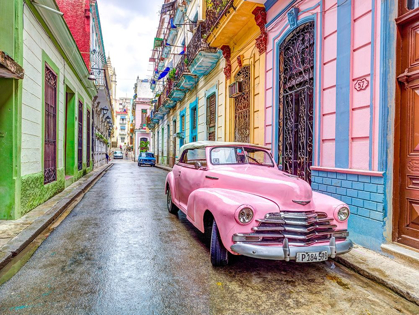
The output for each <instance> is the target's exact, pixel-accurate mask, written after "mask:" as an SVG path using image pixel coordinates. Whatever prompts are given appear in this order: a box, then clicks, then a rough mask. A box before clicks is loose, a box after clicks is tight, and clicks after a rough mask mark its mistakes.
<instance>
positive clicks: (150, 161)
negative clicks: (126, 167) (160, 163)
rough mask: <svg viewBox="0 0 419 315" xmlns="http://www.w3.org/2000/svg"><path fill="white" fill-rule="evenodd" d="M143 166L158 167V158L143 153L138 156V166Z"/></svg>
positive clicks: (151, 154) (149, 153)
mask: <svg viewBox="0 0 419 315" xmlns="http://www.w3.org/2000/svg"><path fill="white" fill-rule="evenodd" d="M141 165H150V166H156V158H155V157H154V153H151V152H141V153H140V155H139V156H138V166H141Z"/></svg>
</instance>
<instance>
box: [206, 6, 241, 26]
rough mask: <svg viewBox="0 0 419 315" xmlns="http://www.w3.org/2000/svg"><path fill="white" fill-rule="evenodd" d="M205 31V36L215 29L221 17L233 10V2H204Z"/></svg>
mask: <svg viewBox="0 0 419 315" xmlns="http://www.w3.org/2000/svg"><path fill="white" fill-rule="evenodd" d="M206 1H207V10H206V31H207V34H208V33H210V32H212V30H213V29H214V28H215V27H217V24H218V22H219V21H220V20H221V18H222V17H223V15H226V14H228V13H229V12H230V9H231V8H233V2H234V0H206Z"/></svg>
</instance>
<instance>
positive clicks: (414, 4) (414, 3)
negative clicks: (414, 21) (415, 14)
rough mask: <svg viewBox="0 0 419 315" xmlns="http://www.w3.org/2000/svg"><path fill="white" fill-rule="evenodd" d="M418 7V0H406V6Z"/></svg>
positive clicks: (411, 8) (410, 8)
mask: <svg viewBox="0 0 419 315" xmlns="http://www.w3.org/2000/svg"><path fill="white" fill-rule="evenodd" d="M418 7H419V0H407V8H408V9H409V10H413V9H416V8H418Z"/></svg>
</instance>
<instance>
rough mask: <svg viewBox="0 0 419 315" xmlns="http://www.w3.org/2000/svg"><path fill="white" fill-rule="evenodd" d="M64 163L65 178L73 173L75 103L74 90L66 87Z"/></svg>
mask: <svg viewBox="0 0 419 315" xmlns="http://www.w3.org/2000/svg"><path fill="white" fill-rule="evenodd" d="M65 95H66V98H65V99H66V104H65V144H64V150H65V152H64V165H65V176H66V178H68V177H71V176H73V175H74V167H75V165H76V161H75V146H74V145H75V142H74V140H75V120H74V117H75V105H76V97H75V94H74V92H73V91H72V90H71V89H70V88H69V87H68V86H67V87H66V94H65Z"/></svg>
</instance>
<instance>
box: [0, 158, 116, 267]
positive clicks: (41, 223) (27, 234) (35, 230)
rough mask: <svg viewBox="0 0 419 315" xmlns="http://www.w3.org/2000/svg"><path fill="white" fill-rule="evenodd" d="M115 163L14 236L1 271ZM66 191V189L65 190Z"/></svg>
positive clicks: (7, 249) (0, 262) (8, 245)
mask: <svg viewBox="0 0 419 315" xmlns="http://www.w3.org/2000/svg"><path fill="white" fill-rule="evenodd" d="M112 166H113V164H108V166H107V167H105V168H103V170H101V171H100V172H98V173H97V174H95V175H92V177H91V178H89V179H87V180H86V182H85V183H83V184H81V185H80V186H79V187H78V188H77V189H74V190H73V191H72V192H71V193H69V194H68V195H67V196H65V197H64V198H63V199H61V200H60V201H59V202H57V203H56V204H55V205H54V206H53V207H51V209H49V210H48V211H47V212H46V213H45V214H44V215H42V216H40V217H39V218H37V219H36V220H35V221H34V222H33V223H32V224H31V225H30V226H28V227H27V228H26V229H24V230H23V231H22V232H21V233H19V234H18V235H17V236H16V237H15V238H13V239H12V240H11V241H10V242H9V243H8V244H7V245H6V246H5V247H3V249H4V252H5V254H3V253H4V252H3V253H0V254H3V256H2V257H0V271H1V269H3V268H4V267H5V266H6V265H7V264H8V263H9V262H10V261H11V260H12V259H13V258H14V257H15V256H17V255H18V254H19V253H20V252H22V251H23V249H25V247H26V246H28V245H29V244H30V243H31V242H32V241H33V240H34V239H35V238H36V237H37V236H38V235H40V234H41V233H42V232H43V231H44V230H45V229H46V228H47V227H48V226H49V225H50V224H51V223H52V222H53V221H54V220H55V219H57V218H58V217H59V216H60V215H61V214H62V213H63V212H64V211H65V210H66V209H67V207H68V206H69V205H70V204H71V203H72V202H73V201H74V200H75V199H77V198H78V197H80V196H82V195H84V194H85V193H86V192H87V191H88V190H89V189H90V188H91V187H92V186H93V185H94V184H95V183H96V181H97V180H98V179H100V177H102V176H103V174H104V173H105V172H107V171H108V170H109V169H110V168H111V167H112ZM63 191H65V190H63Z"/></svg>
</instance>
